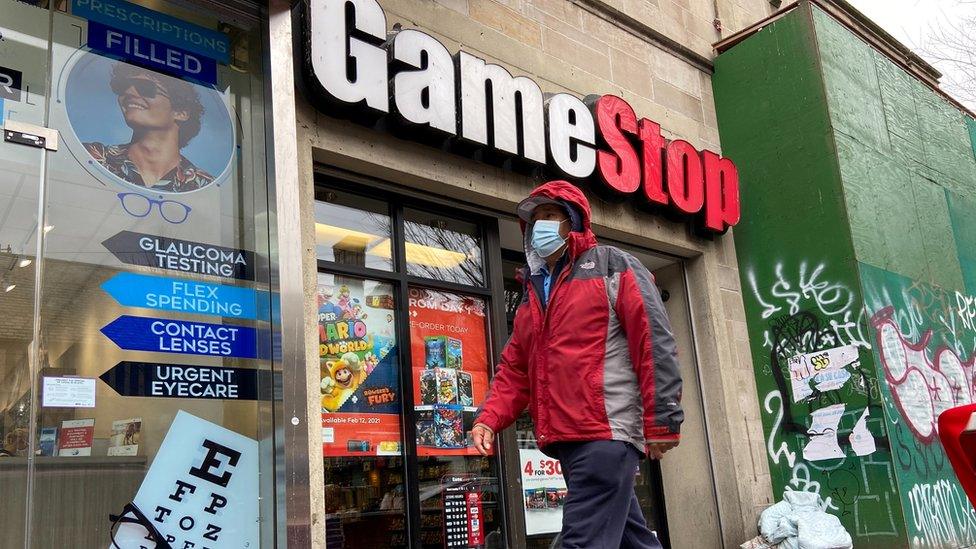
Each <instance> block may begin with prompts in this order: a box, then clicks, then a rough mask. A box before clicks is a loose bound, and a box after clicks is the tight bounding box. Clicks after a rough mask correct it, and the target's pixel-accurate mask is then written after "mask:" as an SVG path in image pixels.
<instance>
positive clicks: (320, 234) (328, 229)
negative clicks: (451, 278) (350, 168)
mask: <svg viewBox="0 0 976 549" xmlns="http://www.w3.org/2000/svg"><path fill="white" fill-rule="evenodd" d="M315 241H316V242H317V243H318V245H320V246H326V247H328V248H332V249H335V250H345V251H350V252H358V253H364V254H366V255H369V256H373V257H381V258H383V259H390V258H391V257H392V254H393V251H392V248H391V247H390V238H389V237H387V236H381V235H375V234H371V233H364V232H360V231H353V230H350V229H343V228H342V227H336V226H333V225H326V224H324V223H316V224H315ZM467 260H468V256H467V255H466V254H465V253H463V252H456V251H452V250H445V249H443V248H435V247H433V246H425V245H423V244H415V243H413V242H407V262H408V263H411V264H414V265H424V266H427V267H435V268H440V269H452V268H454V267H457V266H458V265H461V264H462V263H464V262H465V261H467Z"/></svg>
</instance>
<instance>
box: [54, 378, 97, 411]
mask: <svg viewBox="0 0 976 549" xmlns="http://www.w3.org/2000/svg"><path fill="white" fill-rule="evenodd" d="M41 406H43V407H44V408H94V407H95V378H87V377H45V378H44V399H43V401H42V403H41Z"/></svg>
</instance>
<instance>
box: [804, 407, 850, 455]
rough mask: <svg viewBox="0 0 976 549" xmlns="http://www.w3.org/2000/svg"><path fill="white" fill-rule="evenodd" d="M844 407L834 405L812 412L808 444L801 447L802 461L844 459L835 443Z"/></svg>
mask: <svg viewBox="0 0 976 549" xmlns="http://www.w3.org/2000/svg"><path fill="white" fill-rule="evenodd" d="M846 407H847V405H846V404H834V405H833V406H827V407H826V408H821V409H819V410H816V411H814V412H813V422H812V423H811V425H810V429H809V430H807V434H808V435H810V442H808V443H807V445H806V446H804V447H803V459H805V460H807V461H823V460H827V459H839V458H842V457H844V450H842V449H841V447H840V444H839V443H838V441H837V427H838V426H839V425H840V418H841V417H842V416H843V415H844V409H845V408H846Z"/></svg>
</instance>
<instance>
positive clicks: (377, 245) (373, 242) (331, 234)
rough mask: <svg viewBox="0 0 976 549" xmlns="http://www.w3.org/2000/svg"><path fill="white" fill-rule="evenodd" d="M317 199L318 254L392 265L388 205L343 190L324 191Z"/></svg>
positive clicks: (323, 257)
mask: <svg viewBox="0 0 976 549" xmlns="http://www.w3.org/2000/svg"><path fill="white" fill-rule="evenodd" d="M318 198H319V201H318V202H316V203H315V242H316V253H317V255H318V258H319V259H321V260H323V261H334V262H336V263H342V264H344V265H352V266H357V267H368V268H371V269H379V270H383V271H389V270H392V269H393V255H392V247H391V245H390V216H389V215H388V214H387V205H386V203H384V202H381V201H379V200H372V199H369V198H363V197H360V196H356V195H353V194H349V193H344V192H340V191H331V190H330V191H323V192H321V193H320V194H319V197H318Z"/></svg>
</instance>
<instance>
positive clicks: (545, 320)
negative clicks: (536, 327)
mask: <svg viewBox="0 0 976 549" xmlns="http://www.w3.org/2000/svg"><path fill="white" fill-rule="evenodd" d="M566 253H569V251H568V250H567V252H566ZM574 263H575V259H574V258H572V257H570V258H569V259H568V260H567V261H566V265H565V266H564V267H563V269H562V270H561V271H560V272H559V277H558V278H557V279H556V282H555V283H553V285H552V287H551V288H550V289H549V300H548V301H547V303H546V307H545V309H544V310H543V316H542V330H541V331H540V333H537V334H536V339H537V341H538V342H543V341H548V338H546V337H541V336H545V335H546V334H547V333H548V331H549V311H551V310H552V302H553V297H555V296H556V289H557V288H559V287H560V286H561V285H562V283H563V281H564V280H565V279H566V278H567V277H569V272H570V270H571V269H572V268H573V264H574ZM531 286H532V287H533V288H532V291H533V292H535V291H536V290H535V285H534V284H532V285H531ZM535 297H536V300H538V302H539V307H540V308H541V306H542V300H541V298H540V296H538V295H536V296H535ZM542 356H543V353H542V352H540V351H537V354H536V364H541V362H542ZM542 370H544V371H545V378H546V391H548V390H549V368H548V366H547V367H546V368H543V369H542ZM538 400H539V399H538V398H536V401H537V402H538ZM536 406H537V410H536V412H537V413H536V417H539V416H540V413H541V410H540V409H539V408H541V407H539V406H538V404H537V405H536ZM540 423H541V422H540ZM539 428H540V430H541V425H540V426H539ZM545 438H546V435H544V434H541V433H540V434H539V439H540V440H542V439H545Z"/></svg>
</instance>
